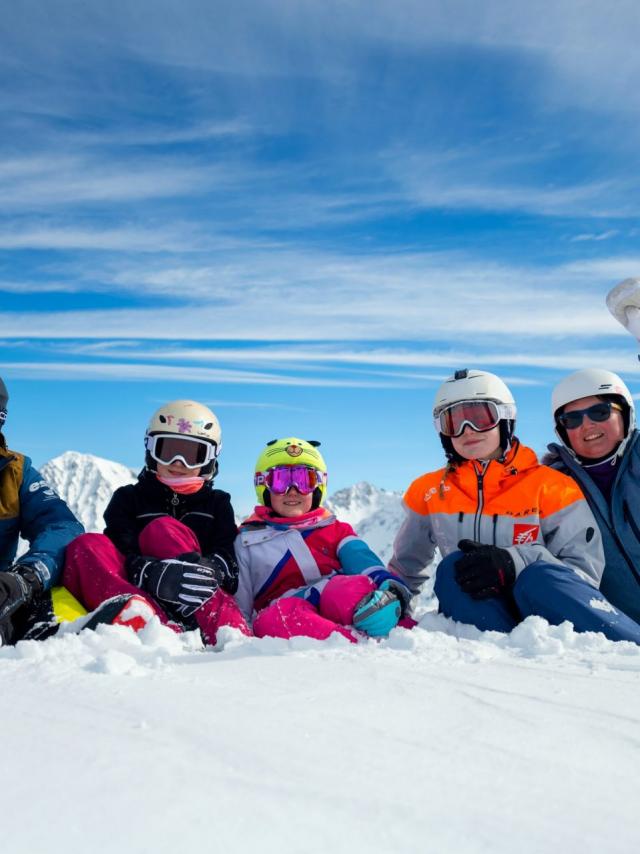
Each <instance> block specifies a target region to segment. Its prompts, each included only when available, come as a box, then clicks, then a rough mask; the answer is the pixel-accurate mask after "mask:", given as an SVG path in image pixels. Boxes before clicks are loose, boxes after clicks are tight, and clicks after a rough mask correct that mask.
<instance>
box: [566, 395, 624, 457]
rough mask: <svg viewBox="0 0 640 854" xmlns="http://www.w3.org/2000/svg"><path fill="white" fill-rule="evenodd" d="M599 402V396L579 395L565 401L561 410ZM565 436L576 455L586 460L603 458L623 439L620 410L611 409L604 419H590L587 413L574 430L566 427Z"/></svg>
mask: <svg viewBox="0 0 640 854" xmlns="http://www.w3.org/2000/svg"><path fill="white" fill-rule="evenodd" d="M600 402H601V401H600V398H599V397H595V396H593V397H580V398H578V400H572V401H571V403H567V405H566V406H565V407H564V409H563V411H564V412H573V411H574V410H576V409H587V407H589V406H593V405H594V404H595V403H600ZM567 437H568V439H569V444H570V445H571V447H572V448H573V450H574V451H575V452H576V454H578V456H580V457H585V459H588V460H597V459H604V458H605V457H608V456H610V455H611V454H612V453H613V452H614V451H615V449H616V448H617V447H618V445H619V444H620V442H622V440H623V439H624V420H623V417H622V412H620V411H619V410H617V409H612V410H611V415H610V416H609V418H608V419H607V420H606V421H591V420H590V419H589V417H588V416H587V415H584V416H583V418H582V424H581V425H580V426H579V427H576V428H575V429H574V430H569V429H567Z"/></svg>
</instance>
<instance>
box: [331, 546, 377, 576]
mask: <svg viewBox="0 0 640 854" xmlns="http://www.w3.org/2000/svg"><path fill="white" fill-rule="evenodd" d="M338 560H339V561H340V564H341V566H342V571H343V572H344V573H345V574H346V575H365V574H366V575H371V570H374V569H384V564H383V563H382V561H381V560H380V558H379V557H378V555H377V554H375V553H374V552H372V551H371V549H370V548H369V546H368V545H367V544H366V543H365V541H364V540H361V539H360V538H359V537H346V538H345V539H344V540H343V541H342V542H341V543H340V544H339V545H338Z"/></svg>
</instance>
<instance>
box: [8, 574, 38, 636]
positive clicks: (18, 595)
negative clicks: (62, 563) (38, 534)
mask: <svg viewBox="0 0 640 854" xmlns="http://www.w3.org/2000/svg"><path fill="white" fill-rule="evenodd" d="M41 592H42V581H41V580H40V577H39V575H38V574H37V573H36V572H34V570H33V569H31V568H30V567H29V566H27V565H26V564H22V565H21V564H16V565H15V566H12V567H11V569H9V570H8V571H7V572H0V638H2V643H3V644H6V643H9V642H10V639H11V637H12V635H13V625H12V620H11V618H12V617H13V615H14V614H15V613H16V611H18V610H19V609H20V608H22V607H23V606H24V605H28V604H29V603H30V602H31V601H32V600H33V598H34V597H35V596H37V595H38V594H39V593H41Z"/></svg>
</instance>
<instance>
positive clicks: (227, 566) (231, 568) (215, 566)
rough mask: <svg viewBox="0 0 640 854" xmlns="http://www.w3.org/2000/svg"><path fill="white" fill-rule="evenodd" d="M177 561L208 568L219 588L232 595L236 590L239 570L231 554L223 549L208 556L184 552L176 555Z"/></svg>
mask: <svg viewBox="0 0 640 854" xmlns="http://www.w3.org/2000/svg"><path fill="white" fill-rule="evenodd" d="M178 560H186V561H190V562H191V563H199V564H200V566H209V567H211V569H212V570H213V571H214V573H215V578H216V581H217V582H218V584H219V585H220V587H222V589H223V590H226V592H227V593H231V595H232V596H233V594H234V593H235V592H236V591H237V589H238V575H239V574H240V568H239V566H238V564H237V563H236V559H235V557H234V555H233V553H231V552H227V551H225V550H223V549H220V551H217V552H213V554H210V555H200V554H198V552H186V553H185V554H182V555H178Z"/></svg>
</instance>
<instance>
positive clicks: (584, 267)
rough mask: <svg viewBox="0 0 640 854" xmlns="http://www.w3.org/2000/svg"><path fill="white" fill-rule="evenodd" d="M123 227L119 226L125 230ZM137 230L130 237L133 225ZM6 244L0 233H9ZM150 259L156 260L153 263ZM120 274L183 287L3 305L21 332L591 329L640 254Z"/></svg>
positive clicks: (298, 258) (440, 334)
mask: <svg viewBox="0 0 640 854" xmlns="http://www.w3.org/2000/svg"><path fill="white" fill-rule="evenodd" d="M125 235H126V232H122V234H118V235H117V237H121V236H122V237H123V238H124V239H126V237H125ZM129 237H131V236H129ZM0 245H2V239H1V236H0ZM150 266H151V265H150ZM154 266H155V270H154V269H150V270H149V271H148V272H147V273H144V271H143V265H142V263H140V264H139V265H137V266H136V268H135V269H133V270H132V271H131V272H130V273H129V274H127V273H124V272H121V273H119V274H116V275H118V281H119V288H120V290H122V291H123V292H130V293H131V294H135V295H136V297H137V298H140V297H142V296H144V297H145V298H146V301H147V302H148V301H149V300H150V298H152V297H153V295H154V294H165V295H167V294H171V295H173V296H174V297H175V299H174V302H173V305H172V307H171V308H167V307H163V306H154V307H148V306H147V307H141V308H130V309H126V310H125V309H113V310H97V309H96V310H86V311H60V312H55V311H45V312H37V311H36V312H34V311H31V312H28V313H20V312H12V313H10V314H7V313H5V314H3V315H0V322H2V323H3V325H4V328H5V330H7V331H6V332H5V335H6V336H7V337H15V338H23V337H26V338H107V337H109V338H118V339H122V338H138V337H140V336H141V335H142V336H143V337H145V338H148V339H154V338H155V339H158V338H162V339H166V338H178V339H185V340H194V339H199V338H200V339H205V340H215V339H221V340H233V339H237V340H241V341H247V340H261V341H267V340H271V341H277V340H283V339H285V340H308V339H309V336H310V335H313V337H315V338H317V339H319V340H322V339H325V340H333V341H335V340H343V341H346V340H371V341H375V340H404V339H407V340H411V341H420V340H423V339H425V338H428V339H432V340H445V339H448V338H451V337H453V338H456V337H464V336H469V335H472V336H475V337H476V339H477V340H481V339H482V338H483V337H485V338H486V337H487V336H495V335H498V336H500V340H501V341H502V342H505V343H507V342H512V344H513V343H514V342H516V343H517V342H518V341H519V340H520V339H521V338H522V337H524V338H529V337H532V336H536V335H537V336H545V337H550V336H553V337H555V338H556V339H558V340H565V339H571V338H574V339H575V338H578V337H579V336H581V335H588V336H590V337H591V338H592V339H598V338H603V337H606V336H608V335H620V334H622V331H621V330H620V329H619V327H618V324H616V323H615V321H614V320H613V319H612V318H611V316H610V315H609V313H608V312H607V311H606V309H605V308H604V296H605V294H606V291H607V290H608V287H610V286H611V285H612V284H613V283H615V281H617V280H618V279H620V278H624V277H626V276H629V275H632V274H633V271H634V269H635V270H637V269H638V266H639V265H638V264H635V265H634V263H633V259H631V258H624V259H620V258H617V257H613V258H609V259H600V260H599V261H597V262H595V261H594V262H585V263H571V264H565V265H560V266H558V267H553V268H542V269H540V268H535V267H533V268H530V267H526V266H509V265H506V264H502V265H501V264H495V263H489V262H487V261H486V260H484V259H482V258H478V259H474V258H472V257H469V256H466V255H463V254H462V253H431V254H419V253H413V254H400V253H397V254H391V255H379V256H376V255H373V256H365V257H357V256H345V255H337V254H335V253H322V252H319V251H309V252H305V251H297V252H294V251H286V250H284V251H280V252H278V251H276V250H275V249H273V250H272V251H270V252H268V253H263V252H262V251H257V252H253V253H252V252H250V251H248V252H247V253H246V256H245V258H244V259H243V260H242V261H241V260H239V258H238V256H237V255H236V256H235V258H234V262H233V263H230V262H229V259H228V257H223V256H222V255H221V256H220V257H219V258H218V260H217V263H216V264H213V263H212V264H211V265H210V266H209V267H207V268H201V267H196V268H194V270H193V274H194V275H193V277H191V274H190V273H191V271H190V270H189V269H188V268H182V269H181V270H179V271H178V270H173V271H170V272H169V275H168V278H163V273H162V271H161V270H160V269H159V267H158V266H157V264H155V265H154Z"/></svg>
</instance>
